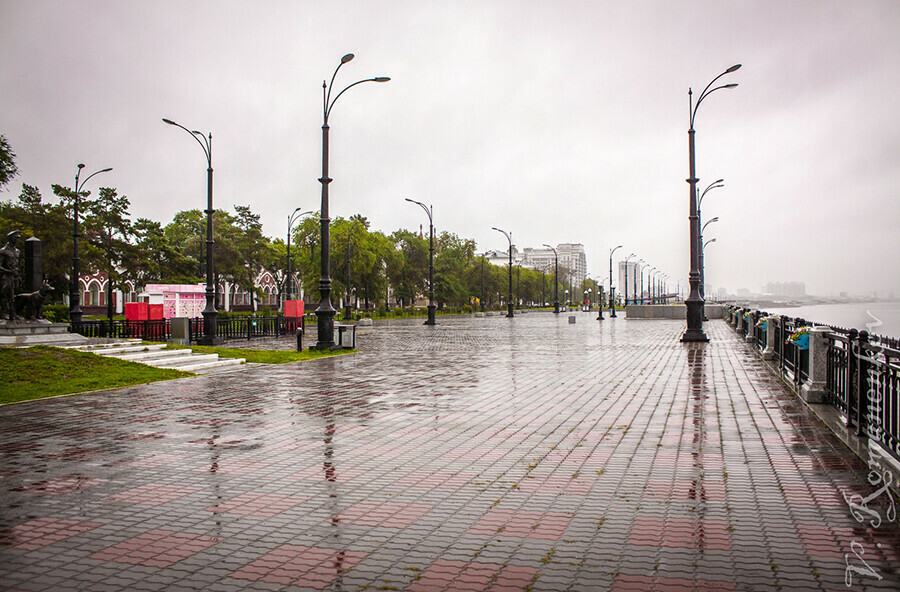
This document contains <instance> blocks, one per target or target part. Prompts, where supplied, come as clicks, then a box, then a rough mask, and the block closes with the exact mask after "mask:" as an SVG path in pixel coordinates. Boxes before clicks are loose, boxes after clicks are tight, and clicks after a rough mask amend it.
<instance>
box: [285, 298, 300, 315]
mask: <svg viewBox="0 0 900 592" xmlns="http://www.w3.org/2000/svg"><path fill="white" fill-rule="evenodd" d="M284 316H286V317H302V316H303V301H302V300H285V301H284Z"/></svg>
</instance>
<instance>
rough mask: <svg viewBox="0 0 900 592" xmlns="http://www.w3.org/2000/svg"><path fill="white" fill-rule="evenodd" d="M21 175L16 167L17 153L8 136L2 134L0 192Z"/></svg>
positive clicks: (0, 138)
mask: <svg viewBox="0 0 900 592" xmlns="http://www.w3.org/2000/svg"><path fill="white" fill-rule="evenodd" d="M18 174H19V167H18V166H16V153H15V152H13V149H12V146H10V145H9V141H8V140H7V139H6V136H4V135H2V134H0V190H2V189H3V188H4V187H6V186H7V185H8V184H9V182H10V181H12V180H13V178H14V177H15V176H16V175H18Z"/></svg>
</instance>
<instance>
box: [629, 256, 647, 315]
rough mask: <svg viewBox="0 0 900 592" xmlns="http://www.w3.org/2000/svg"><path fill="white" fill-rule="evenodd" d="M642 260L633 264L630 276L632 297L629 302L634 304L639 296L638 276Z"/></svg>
mask: <svg viewBox="0 0 900 592" xmlns="http://www.w3.org/2000/svg"><path fill="white" fill-rule="evenodd" d="M643 262H644V260H643V259H638V260H637V261H635V262H634V273H633V274H631V283H632V284H634V296H633V297H632V298H631V301H632V302H633V303H635V304H637V303H638V297H639V296H640V294H639V293H638V276H639V275H640V274H641V263H643Z"/></svg>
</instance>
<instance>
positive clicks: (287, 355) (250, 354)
mask: <svg viewBox="0 0 900 592" xmlns="http://www.w3.org/2000/svg"><path fill="white" fill-rule="evenodd" d="M167 349H190V350H192V351H194V352H195V353H198V354H219V357H220V358H244V359H245V360H247V362H248V363H254V364H292V363H294V362H305V361H306V360H315V359H318V358H327V357H330V356H339V355H342V354H349V353H352V352H353V351H354V350H350V349H340V350H334V351H330V350H326V351H319V350H315V349H305V350H303V351H299V352H298V351H294V350H283V351H282V350H268V349H239V348H232V347H212V346H208V345H177V344H171V343H170V344H169V345H168V348H167Z"/></svg>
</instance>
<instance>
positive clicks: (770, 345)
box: [762, 315, 778, 360]
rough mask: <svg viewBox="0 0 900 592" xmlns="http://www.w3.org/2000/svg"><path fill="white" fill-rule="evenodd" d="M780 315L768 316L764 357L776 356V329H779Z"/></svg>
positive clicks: (766, 358)
mask: <svg viewBox="0 0 900 592" xmlns="http://www.w3.org/2000/svg"><path fill="white" fill-rule="evenodd" d="M777 323H778V317H776V316H775V315H769V316H767V317H766V348H765V349H764V350H763V351H762V359H764V360H771V359H773V358H774V357H775V331H777V330H778V325H777Z"/></svg>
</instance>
